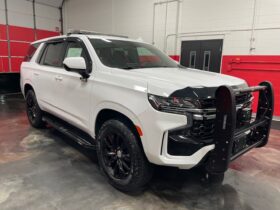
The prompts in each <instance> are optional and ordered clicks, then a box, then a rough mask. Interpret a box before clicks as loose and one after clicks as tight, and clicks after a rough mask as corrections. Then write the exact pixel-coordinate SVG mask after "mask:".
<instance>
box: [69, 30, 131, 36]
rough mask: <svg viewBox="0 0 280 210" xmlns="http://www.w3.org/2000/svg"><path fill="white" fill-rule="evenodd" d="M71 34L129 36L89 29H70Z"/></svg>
mask: <svg viewBox="0 0 280 210" xmlns="http://www.w3.org/2000/svg"><path fill="white" fill-rule="evenodd" d="M71 34H84V35H103V36H115V37H122V38H128V36H123V35H116V34H106V33H101V32H96V31H87V30H77V29H70V30H69V32H68V33H67V36H69V35H71Z"/></svg>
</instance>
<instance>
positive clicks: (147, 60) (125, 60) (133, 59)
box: [90, 39, 179, 69]
mask: <svg viewBox="0 0 280 210" xmlns="http://www.w3.org/2000/svg"><path fill="white" fill-rule="evenodd" d="M90 42H91V44H92V46H93V48H94V49H95V51H96V53H97V55H98V57H99V59H100V61H101V62H102V63H103V64H104V65H106V66H109V67H114V68H120V69H139V68H165V67H168V68H178V66H179V65H178V64H177V63H176V62H175V61H173V60H172V59H171V58H169V57H168V56H167V55H165V54H164V53H163V52H161V51H160V50H158V49H156V48H155V47H154V46H152V45H149V44H145V43H140V42H132V41H124V40H113V39H90Z"/></svg>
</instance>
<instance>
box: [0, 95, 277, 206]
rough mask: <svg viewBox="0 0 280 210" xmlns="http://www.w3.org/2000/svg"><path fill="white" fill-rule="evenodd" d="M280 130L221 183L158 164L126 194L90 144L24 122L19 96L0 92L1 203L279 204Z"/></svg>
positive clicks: (233, 166) (233, 165)
mask: <svg viewBox="0 0 280 210" xmlns="http://www.w3.org/2000/svg"><path fill="white" fill-rule="evenodd" d="M279 136H280V131H279V130H272V133H271V137H270V142H269V144H268V145H267V146H266V147H264V148H261V149H254V150H253V151H251V152H249V153H248V154H246V155H245V156H243V157H241V158H239V159H237V160H236V161H235V162H233V163H232V164H231V169H230V170H229V171H228V172H227V173H226V175H225V181H224V184H223V186H221V187H220V188H218V189H211V188H208V187H205V186H203V185H201V183H200V181H199V178H198V177H199V176H198V174H197V172H195V171H178V170H173V169H167V168H159V169H157V171H156V175H155V177H154V178H153V181H152V182H151V184H150V186H149V189H148V190H147V191H146V192H144V193H143V194H141V195H138V196H129V195H126V194H123V193H121V192H119V191H117V190H115V189H114V188H112V187H111V186H110V185H109V184H108V183H107V182H106V180H105V178H104V177H103V176H102V175H101V174H100V172H99V169H98V165H97V163H96V161H95V155H94V152H92V151H86V150H84V149H82V148H79V147H78V146H77V145H75V144H74V143H73V142H71V141H70V140H69V139H67V138H66V137H65V136H63V135H61V134H59V133H58V132H56V131H54V130H52V129H43V130H36V129H33V128H31V127H30V126H29V124H28V122H27V118H26V116H25V112H24V101H23V99H22V98H21V97H19V96H17V95H9V96H3V95H0V209H1V210H4V209H19V210H25V209H34V210H38V209H40V210H41V209H47V210H52V209H67V210H71V209H79V210H87V209H104V210H105V209H106V210H107V209H122V210H128V209H139V210H140V209H141V210H142V209H172V210H173V209H189V210H190V209H192V210H194V209H196V210H198V209H199V210H201V209H208V210H209V209H210V210H214V209H227V210H232V209H236V210H241V209H244V210H252V209H260V210H263V209H269V210H274V209H275V210H276V209H279V208H280V207H279V206H280V164H279V157H280V141H279V138H280V137H279Z"/></svg>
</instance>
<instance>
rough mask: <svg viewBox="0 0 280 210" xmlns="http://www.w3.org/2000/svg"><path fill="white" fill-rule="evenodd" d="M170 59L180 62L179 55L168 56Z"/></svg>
mask: <svg viewBox="0 0 280 210" xmlns="http://www.w3.org/2000/svg"><path fill="white" fill-rule="evenodd" d="M169 57H170V58H172V59H173V60H175V61H178V62H179V61H180V56H179V55H169Z"/></svg>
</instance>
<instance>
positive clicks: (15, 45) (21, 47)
mask: <svg viewBox="0 0 280 210" xmlns="http://www.w3.org/2000/svg"><path fill="white" fill-rule="evenodd" d="M28 47H29V43H22V42H11V56H25V55H26V53H27V50H28Z"/></svg>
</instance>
